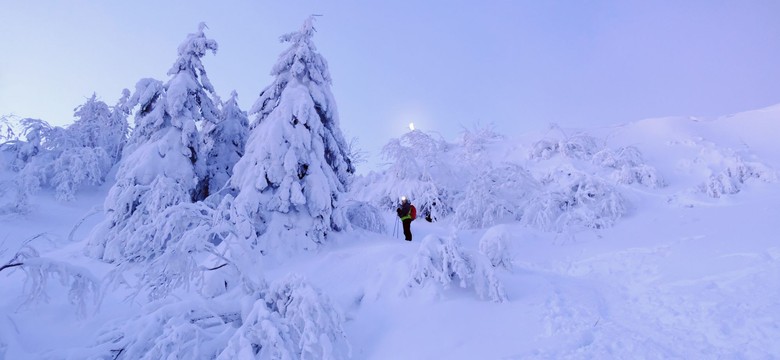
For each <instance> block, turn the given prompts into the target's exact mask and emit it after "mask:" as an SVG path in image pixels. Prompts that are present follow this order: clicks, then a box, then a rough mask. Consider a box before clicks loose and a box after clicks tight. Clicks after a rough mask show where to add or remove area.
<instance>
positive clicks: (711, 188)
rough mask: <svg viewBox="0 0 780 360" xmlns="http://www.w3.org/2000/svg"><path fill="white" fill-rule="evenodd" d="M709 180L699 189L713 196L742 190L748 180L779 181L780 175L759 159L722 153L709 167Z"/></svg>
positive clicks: (718, 196)
mask: <svg viewBox="0 0 780 360" xmlns="http://www.w3.org/2000/svg"><path fill="white" fill-rule="evenodd" d="M708 171H709V175H708V176H707V180H705V181H704V182H703V183H702V184H700V185H699V186H698V189H699V190H700V191H701V192H703V193H705V194H707V196H709V197H712V198H720V197H721V196H724V195H732V194H736V193H738V192H740V190H742V188H743V187H744V186H745V184H746V183H747V182H748V181H752V180H756V181H757V180H761V181H763V182H768V183H772V182H777V180H778V175H777V172H775V171H774V170H773V169H771V168H770V167H768V166H766V165H764V164H763V163H760V162H757V161H746V160H744V159H743V158H742V157H740V156H739V155H737V154H734V153H732V154H729V155H725V156H723V155H721V156H720V161H719V163H718V164H712V165H711V167H710V169H708Z"/></svg>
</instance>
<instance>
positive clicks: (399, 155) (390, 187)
mask: <svg viewBox="0 0 780 360" xmlns="http://www.w3.org/2000/svg"><path fill="white" fill-rule="evenodd" d="M449 148H450V145H449V144H447V143H446V142H445V141H444V140H443V139H441V138H438V137H434V136H432V135H430V134H428V133H425V132H423V131H421V130H413V131H410V132H408V133H406V134H404V135H402V136H401V137H400V138H396V139H391V140H390V141H389V142H388V143H387V144H386V145H385V146H384V147H383V148H382V156H383V157H384V158H385V159H386V160H388V161H389V162H390V166H389V168H388V169H387V170H385V172H384V174H385V175H384V176H379V177H378V178H374V179H373V180H376V181H372V182H370V183H369V184H367V186H366V187H365V190H364V193H362V194H358V196H360V197H362V198H366V199H368V200H369V201H370V202H372V203H373V204H375V205H376V206H378V207H379V208H380V209H384V210H394V209H395V208H396V206H397V205H398V199H399V198H400V197H401V196H406V197H408V198H409V199H411V201H412V204H414V206H415V207H416V208H417V213H418V216H419V217H425V218H429V219H430V220H437V219H440V218H442V217H444V216H447V215H448V214H450V213H451V212H452V200H451V199H450V197H451V196H450V192H449V191H448V190H447V189H448V188H449V186H447V185H446V184H444V183H442V182H441V180H442V179H445V178H450V177H452V176H451V174H450V169H449V167H448V166H447V165H446V164H445V162H444V161H443V158H444V157H443V156H442V155H443V154H444V153H445V152H446V151H448V149H449Z"/></svg>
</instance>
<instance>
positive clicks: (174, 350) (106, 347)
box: [73, 298, 241, 360]
mask: <svg viewBox="0 0 780 360" xmlns="http://www.w3.org/2000/svg"><path fill="white" fill-rule="evenodd" d="M239 311H240V310H239V308H238V306H237V304H236V301H235V299H233V301H224V300H223V301H221V302H216V301H212V302H205V301H202V299H199V298H193V299H188V300H167V301H159V302H152V303H150V304H148V305H146V306H144V307H143V308H142V309H141V310H140V314H138V315H136V316H135V317H133V318H130V319H122V320H119V321H116V322H114V323H110V324H107V325H106V326H105V327H104V328H103V329H101V332H100V334H99V336H98V339H97V342H98V343H97V344H96V345H95V346H94V347H92V348H91V349H89V350H86V351H84V352H83V353H81V354H77V355H76V356H75V357H73V359H74V360H75V359H83V358H91V359H92V358H95V359H115V360H129V359H213V358H215V357H216V356H217V355H218V354H219V353H220V352H221V351H222V349H224V347H225V344H226V343H227V341H228V339H229V338H230V336H231V334H233V332H234V331H235V327H237V326H238V324H236V323H239V324H240V321H241V316H240V312H239Z"/></svg>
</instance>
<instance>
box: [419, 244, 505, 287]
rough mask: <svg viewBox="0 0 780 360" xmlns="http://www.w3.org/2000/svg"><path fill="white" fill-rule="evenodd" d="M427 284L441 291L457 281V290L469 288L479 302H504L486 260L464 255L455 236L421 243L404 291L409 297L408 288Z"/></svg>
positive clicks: (500, 285)
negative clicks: (435, 286) (431, 283)
mask: <svg viewBox="0 0 780 360" xmlns="http://www.w3.org/2000/svg"><path fill="white" fill-rule="evenodd" d="M431 281H432V282H435V283H438V285H440V286H442V287H443V288H444V289H448V288H449V287H450V285H451V284H452V283H453V282H457V284H458V285H459V286H460V287H461V288H471V289H473V290H474V292H475V293H476V294H477V296H478V297H479V298H480V299H490V300H492V301H494V302H504V301H506V300H507V298H506V294H505V293H504V286H503V285H502V284H501V281H499V280H498V278H496V276H495V273H494V271H493V266H491V263H490V260H488V259H487V258H485V256H484V255H482V254H478V253H477V254H468V253H466V252H464V251H463V249H462V248H461V246H460V243H459V241H458V238H457V237H455V236H449V237H440V236H437V235H428V236H426V237H425V238H424V239H423V240H422V244H421V245H420V249H419V250H418V251H417V254H416V255H415V257H414V260H413V262H412V269H411V274H410V278H409V281H408V283H407V287H406V290H405V292H406V294H407V295H409V294H410V293H411V291H412V289H414V288H417V287H423V286H425V285H426V284H427V283H428V282H431Z"/></svg>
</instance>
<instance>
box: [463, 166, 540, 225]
mask: <svg viewBox="0 0 780 360" xmlns="http://www.w3.org/2000/svg"><path fill="white" fill-rule="evenodd" d="M538 188H539V185H538V184H537V182H536V180H534V178H533V177H532V176H531V174H530V173H529V172H528V170H526V169H524V168H522V167H521V166H519V165H516V164H509V163H506V164H503V165H501V166H499V167H496V168H493V169H490V170H488V171H487V172H486V173H484V174H478V175H476V176H475V177H474V179H472V181H471V182H470V183H469V185H468V188H467V189H466V191H465V192H464V195H463V200H462V201H461V202H460V203H459V204H458V206H457V208H456V210H455V220H454V221H455V223H456V224H457V226H458V227H459V228H461V229H471V228H482V227H487V226H490V225H493V224H496V223H498V222H501V221H512V220H519V219H520V218H521V217H522V213H523V208H524V207H525V204H526V203H527V202H528V197H529V196H531V195H532V194H533V193H534V192H535V191H537V189H538Z"/></svg>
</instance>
